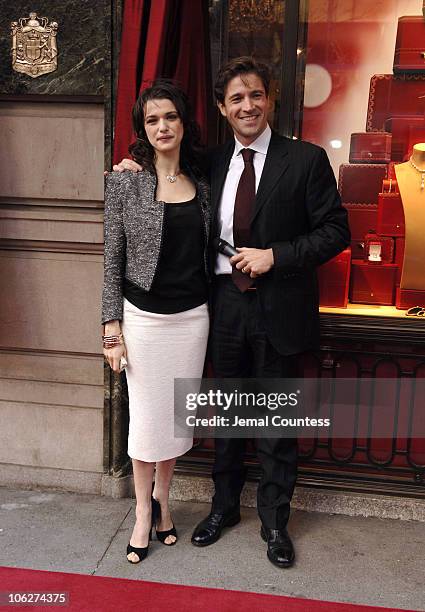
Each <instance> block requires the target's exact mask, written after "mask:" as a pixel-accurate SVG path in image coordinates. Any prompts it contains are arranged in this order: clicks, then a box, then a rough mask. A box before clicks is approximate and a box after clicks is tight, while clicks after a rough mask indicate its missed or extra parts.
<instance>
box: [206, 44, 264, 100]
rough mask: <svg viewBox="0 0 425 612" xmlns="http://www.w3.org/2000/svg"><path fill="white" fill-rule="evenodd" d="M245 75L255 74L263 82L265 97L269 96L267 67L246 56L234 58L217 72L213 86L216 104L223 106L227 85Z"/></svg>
mask: <svg viewBox="0 0 425 612" xmlns="http://www.w3.org/2000/svg"><path fill="white" fill-rule="evenodd" d="M246 74H256V75H257V76H258V77H259V78H260V79H261V80H262V82H263V85H264V90H265V92H266V95H267V96H268V95H269V89H270V70H269V68H268V66H267V65H266V64H263V63H262V62H257V60H256V59H254V58H253V57H250V56H248V55H246V56H243V57H235V58H234V59H232V60H230V62H227V64H225V65H224V66H222V67H221V68H220V70H219V71H218V74H217V78H216V80H215V85H214V94H215V97H216V99H217V102H220V103H221V104H223V102H224V97H225V95H226V88H227V85H228V83H229V82H230V81H231V80H232V79H234V78H235V77H237V76H243V75H246Z"/></svg>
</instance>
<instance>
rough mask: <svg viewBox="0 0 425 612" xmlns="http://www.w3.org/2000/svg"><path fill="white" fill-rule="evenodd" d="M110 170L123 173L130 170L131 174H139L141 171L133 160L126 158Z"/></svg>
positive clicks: (140, 167)
mask: <svg viewBox="0 0 425 612" xmlns="http://www.w3.org/2000/svg"><path fill="white" fill-rule="evenodd" d="M112 169H113V171H114V172H125V171H126V170H130V171H131V172H140V171H141V170H143V168H142V166H140V164H138V163H137V162H135V161H134V160H133V159H127V158H124V159H122V160H121V161H120V163H119V164H115V165H114V166H113V167H112Z"/></svg>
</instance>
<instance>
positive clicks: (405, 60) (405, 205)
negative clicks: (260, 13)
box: [299, 0, 425, 316]
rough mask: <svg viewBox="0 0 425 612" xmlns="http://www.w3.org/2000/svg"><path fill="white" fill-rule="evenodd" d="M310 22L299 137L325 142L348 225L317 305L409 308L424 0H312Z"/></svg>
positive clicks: (415, 261) (423, 97)
mask: <svg viewBox="0 0 425 612" xmlns="http://www.w3.org/2000/svg"><path fill="white" fill-rule="evenodd" d="M307 26H308V27H307V39H306V46H305V49H304V50H303V53H304V55H305V70H304V92H302V93H300V94H299V95H300V96H301V97H302V102H303V103H302V107H303V110H302V131H301V136H302V138H303V139H304V140H308V141H310V142H313V143H316V144H318V145H320V146H322V147H324V148H325V150H326V151H327V153H328V156H329V159H330V161H331V164H332V167H333V170H334V172H335V176H336V177H337V178H338V184H339V190H340V193H341V196H342V200H343V203H344V206H345V207H346V208H347V210H348V214H349V220H350V228H351V233H352V242H351V253H349V252H346V253H345V254H342V255H341V256H340V257H339V258H337V259H336V260H334V261H332V262H331V263H330V264H327V266H325V267H322V270H320V271H319V273H320V281H321V282H320V286H321V304H322V305H326V306H343V307H345V306H346V304H347V299H348V300H349V305H348V312H353V309H354V311H355V312H356V313H359V312H364V313H365V314H379V315H382V314H384V315H385V314H388V315H391V316H405V314H406V310H407V309H408V308H409V307H411V306H415V305H422V304H423V303H425V247H423V246H422V244H423V242H424V241H423V238H421V236H423V235H424V232H425V215H424V214H423V211H424V204H425V188H422V187H421V181H422V183H425V181H424V180H422V178H421V177H422V176H425V174H421V173H420V171H419V170H418V169H415V168H414V166H413V165H412V163H411V162H409V159H411V155H412V152H413V150H414V147H415V145H419V150H418V151H417V153H416V157H415V159H417V160H418V161H417V164H416V165H418V167H419V168H420V169H421V168H425V145H420V143H424V142H425V120H424V115H425V19H424V16H423V2H422V0H376V1H374V2H370V0H337V1H336V0H310V3H309V9H308V24H307ZM421 148H423V149H424V152H422V151H421ZM416 149H417V146H416V147H415V150H416ZM414 156H415V153H414ZM411 161H412V160H411ZM413 161H414V160H413ZM398 164H402V165H401V166H398ZM421 164H422V165H421ZM424 172H425V170H424ZM338 283H339V287H338V286H337V284H338ZM344 292H345V295H344ZM378 307H379V308H378Z"/></svg>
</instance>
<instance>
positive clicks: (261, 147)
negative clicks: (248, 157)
mask: <svg viewBox="0 0 425 612" xmlns="http://www.w3.org/2000/svg"><path fill="white" fill-rule="evenodd" d="M271 137H272V131H271V129H270V126H269V124H267V127H266V129H265V130H264V132H262V133H261V134H260V135H259V136H258V138H256V139H255V140H254V142H251V144H250V145H249V146H248V147H246V146H245V145H243V144H241V143H240V142H239V140H238V139H237V138H236V136H235V150H234V153H233V157H235V156H236V155H239V153H240V152H241V150H242V149H252V150H253V151H255V152H256V153H262V154H263V155H267V149H268V148H269V144H270V138H271Z"/></svg>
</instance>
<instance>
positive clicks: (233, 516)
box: [191, 509, 241, 546]
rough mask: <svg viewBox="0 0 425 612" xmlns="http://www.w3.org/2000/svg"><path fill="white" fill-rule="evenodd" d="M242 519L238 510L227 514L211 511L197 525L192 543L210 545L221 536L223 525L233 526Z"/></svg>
mask: <svg viewBox="0 0 425 612" xmlns="http://www.w3.org/2000/svg"><path fill="white" fill-rule="evenodd" d="M240 520H241V515H240V512H239V509H238V510H235V511H233V512H227V513H226V514H220V513H218V512H211V513H210V514H209V515H208V516H207V518H205V519H204V520H203V521H201V522H200V523H199V525H197V526H196V527H195V531H194V532H193V534H192V540H191V541H192V544H194V545H195V546H209V545H210V544H214V542H217V540H218V539H219V537H220V536H221V532H222V530H223V527H233V525H236V524H237V523H239V521H240Z"/></svg>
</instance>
